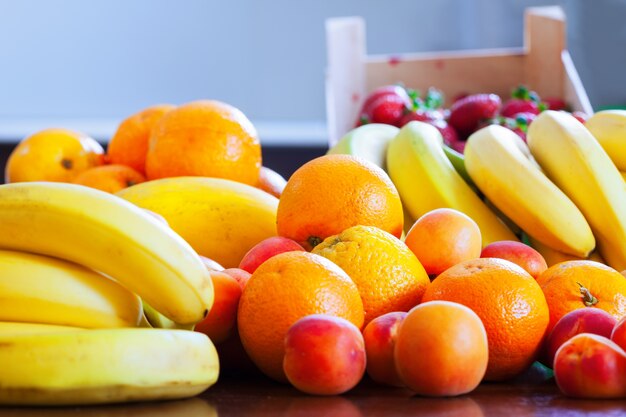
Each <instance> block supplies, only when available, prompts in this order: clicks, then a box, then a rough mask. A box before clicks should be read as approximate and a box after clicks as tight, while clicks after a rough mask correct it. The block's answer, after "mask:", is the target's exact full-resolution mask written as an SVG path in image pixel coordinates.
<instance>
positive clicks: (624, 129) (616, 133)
mask: <svg viewBox="0 0 626 417" xmlns="http://www.w3.org/2000/svg"><path fill="white" fill-rule="evenodd" d="M585 126H586V127H587V129H589V131H590V132H591V134H592V135H593V136H594V137H595V138H596V139H597V140H598V142H600V145H602V148H604V150H605V151H606V153H607V154H609V157H610V158H611V160H612V161H613V163H614V164H615V166H617V168H618V169H619V170H621V171H626V110H604V111H599V112H597V113H595V114H594V115H592V116H591V117H590V118H589V119H588V120H587V121H586V122H585Z"/></svg>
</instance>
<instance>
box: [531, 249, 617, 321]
mask: <svg viewBox="0 0 626 417" xmlns="http://www.w3.org/2000/svg"><path fill="white" fill-rule="evenodd" d="M537 282H538V283H539V285H540V286H541V289H542V290H543V293H544V294H545V296H546V301H547V302H548V307H550V324H549V325H548V331H551V330H552V328H553V327H554V325H555V324H556V322H557V321H559V319H560V318H561V317H563V316H564V315H566V314H567V313H569V312H570V311H573V310H576V309H578V308H585V307H595V308H600V309H602V310H604V311H606V312H607V313H609V314H610V315H612V316H613V317H615V319H616V320H618V321H619V320H620V319H621V318H622V317H624V316H625V315H626V278H624V276H623V275H622V274H620V273H619V272H617V271H616V270H614V269H613V268H610V267H608V266H606V265H604V264H601V263H599V262H594V261H587V260H577V261H566V262H561V263H558V264H556V265H552V266H551V267H550V268H548V269H546V270H545V271H544V272H543V273H542V274H541V275H539V277H538V278H537Z"/></svg>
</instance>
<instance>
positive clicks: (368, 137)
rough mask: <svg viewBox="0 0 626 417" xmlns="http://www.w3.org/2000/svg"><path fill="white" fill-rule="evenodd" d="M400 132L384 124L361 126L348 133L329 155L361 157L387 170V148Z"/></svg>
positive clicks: (329, 151) (330, 150) (331, 149)
mask: <svg viewBox="0 0 626 417" xmlns="http://www.w3.org/2000/svg"><path fill="white" fill-rule="evenodd" d="M399 131H400V129H398V128H397V127H395V126H391V125H386V124H382V123H370V124H366V125H363V126H359V127H357V128H355V129H352V130H351V131H349V132H348V133H346V134H345V136H344V137H342V138H341V139H340V140H339V142H337V143H336V144H335V146H333V147H332V148H330V149H329V150H328V152H327V154H328V155H332V154H345V155H353V156H359V157H361V158H363V159H366V160H368V161H370V162H372V163H374V164H376V165H377V166H379V167H380V168H382V169H384V170H386V169H387V146H389V141H390V140H391V139H393V138H394V137H395V136H396V135H397V134H398V132H399Z"/></svg>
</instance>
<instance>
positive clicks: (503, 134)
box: [465, 125, 596, 258]
mask: <svg viewBox="0 0 626 417" xmlns="http://www.w3.org/2000/svg"><path fill="white" fill-rule="evenodd" d="M516 142H517V143H516ZM522 147H526V145H525V144H524V141H522V139H521V138H520V137H519V136H518V135H517V134H515V133H514V132H513V131H512V130H510V129H507V128H506V127H503V126H499V125H490V126H487V127H484V128H482V129H480V130H479V131H477V132H475V133H474V134H472V135H471V136H470V137H469V139H468V140H467V144H466V146H465V165H466V167H467V171H468V172H469V174H470V176H471V177H472V180H473V181H474V183H475V184H476V185H477V186H478V188H479V189H480V191H482V192H483V194H485V196H486V197H487V198H488V199H489V201H491V202H492V203H493V204H494V205H495V206H496V207H497V208H498V209H500V210H501V211H502V212H503V213H504V214H505V215H506V216H507V217H508V218H510V219H511V220H512V221H513V222H514V223H515V224H517V225H519V227H521V228H522V230H524V231H525V232H526V233H527V234H528V235H530V236H532V237H533V238H535V239H536V240H538V241H540V242H541V243H543V244H545V245H547V246H549V247H551V248H553V249H556V250H558V251H560V252H564V253H568V254H572V255H574V256H578V257H583V258H584V257H586V256H587V255H588V254H589V253H590V252H591V251H592V250H593V248H594V247H595V244H596V242H595V239H594V237H593V233H592V232H591V228H590V227H589V224H588V223H587V220H585V217H584V216H583V215H582V213H581V212H580V210H578V208H577V207H576V206H575V205H574V203H572V201H571V200H570V199H569V198H568V197H567V196H566V195H565V194H564V193H563V192H562V191H561V190H559V188H558V187H557V186H556V185H554V184H553V183H552V181H550V180H549V179H548V178H547V177H546V176H545V175H544V174H543V173H542V172H541V171H540V170H538V169H537V168H536V166H535V165H534V164H533V163H532V162H531V161H530V159H528V157H527V156H526V154H525V153H524V152H522V150H521V149H520V148H522Z"/></svg>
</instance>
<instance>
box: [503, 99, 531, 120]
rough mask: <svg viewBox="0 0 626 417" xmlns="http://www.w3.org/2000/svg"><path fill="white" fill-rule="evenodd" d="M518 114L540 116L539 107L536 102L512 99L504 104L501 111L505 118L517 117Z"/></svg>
mask: <svg viewBox="0 0 626 417" xmlns="http://www.w3.org/2000/svg"><path fill="white" fill-rule="evenodd" d="M518 113H533V114H539V106H538V105H537V103H535V102H534V101H530V100H522V99H519V98H512V99H509V100H507V101H506V103H504V105H503V106H502V111H500V114H501V115H502V116H504V117H515V115H516V114H518Z"/></svg>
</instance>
